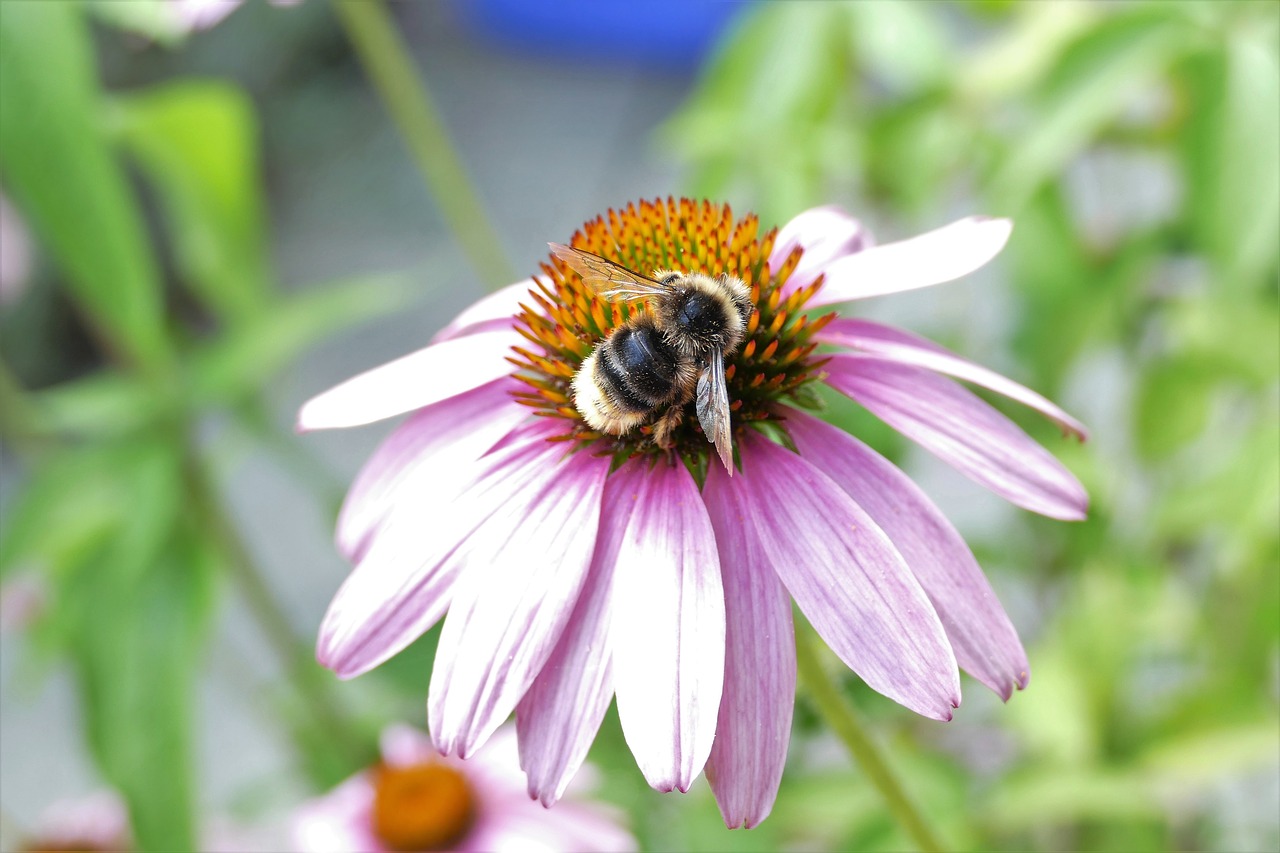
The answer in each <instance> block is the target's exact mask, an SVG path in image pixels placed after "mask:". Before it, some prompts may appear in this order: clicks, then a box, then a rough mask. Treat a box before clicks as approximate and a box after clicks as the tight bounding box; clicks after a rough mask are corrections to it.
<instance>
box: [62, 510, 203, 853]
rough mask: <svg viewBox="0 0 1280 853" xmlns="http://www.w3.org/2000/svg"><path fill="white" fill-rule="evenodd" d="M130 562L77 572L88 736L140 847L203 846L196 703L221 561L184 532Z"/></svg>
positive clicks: (112, 561)
mask: <svg viewBox="0 0 1280 853" xmlns="http://www.w3.org/2000/svg"><path fill="white" fill-rule="evenodd" d="M131 559H132V553H131V549H130V548H129V547H125V546H122V547H121V548H120V549H119V550H117V551H115V552H114V553H112V554H110V556H109V558H108V559H106V560H105V561H104V562H103V563H101V564H99V565H97V566H95V567H93V569H92V570H90V571H85V572H83V573H82V574H81V576H80V578H79V579H78V581H79V592H80V594H79V596H78V597H77V600H76V605H78V606H77V607H76V619H75V623H74V624H75V631H74V639H73V645H72V654H73V657H74V660H75V664H76V672H77V675H78V680H79V685H80V689H81V692H82V698H83V707H84V709H85V714H86V719H85V723H86V727H87V729H88V734H89V743H90V746H91V749H92V751H93V754H94V757H95V759H96V760H97V762H98V765H99V767H100V768H101V770H102V773H103V776H104V777H105V778H106V779H107V781H108V782H110V783H111V784H112V785H113V786H114V787H115V788H117V789H118V790H119V791H120V792H121V793H122V794H123V795H124V797H125V799H126V801H127V802H128V804H129V814H130V819H131V823H132V826H133V831H134V836H135V838H136V840H137V842H138V847H139V849H141V850H144V851H174V850H195V849H197V848H196V835H197V833H196V826H195V800H196V798H195V781H194V780H195V772H194V755H193V752H194V744H193V740H194V738H193V730H194V727H193V721H192V710H193V699H194V693H195V688H196V679H197V677H198V675H199V672H200V657H201V653H202V651H203V649H204V644H205V638H206V635H207V632H208V627H209V622H210V614H211V612H212V603H213V586H214V579H215V574H216V562H215V559H214V557H213V555H212V552H211V550H210V549H209V548H208V547H207V546H206V545H205V544H204V543H203V542H202V541H201V539H200V538H198V537H197V536H196V535H194V533H192V532H191V531H183V530H177V531H174V535H173V536H172V537H171V539H170V541H169V542H168V543H166V544H165V546H164V547H163V548H162V550H161V551H160V553H159V554H157V555H155V556H153V557H152V558H151V560H150V561H148V562H147V563H146V564H144V565H143V566H141V567H138V566H133V565H130V560H131Z"/></svg>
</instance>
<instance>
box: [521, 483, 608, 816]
mask: <svg viewBox="0 0 1280 853" xmlns="http://www.w3.org/2000/svg"><path fill="white" fill-rule="evenodd" d="M626 483H627V478H626V477H625V476H621V472H619V476H613V477H610V478H609V479H608V481H607V482H606V483H605V488H604V498H603V504H602V506H601V510H600V518H601V519H602V524H601V527H600V533H599V535H598V536H597V538H596V549H595V553H594V555H593V556H592V559H591V568H590V570H589V571H588V574H587V580H586V582H585V583H584V584H583V587H582V592H581V593H580V594H579V596H578V603H577V605H576V606H575V607H574V609H573V615H572V616H571V617H569V624H568V625H567V626H566V627H565V630H564V633H563V634H562V635H560V642H559V643H557V644H556V648H555V651H554V652H552V653H551V657H550V658H548V660H547V663H546V665H545V666H543V667H542V671H541V672H539V673H538V677H537V678H536V679H534V681H533V686H532V687H530V688H529V692H528V693H526V694H525V696H524V698H523V699H522V700H520V704H519V706H518V707H517V708H516V721H517V727H518V729H517V730H518V731H519V733H520V766H521V767H522V768H524V771H525V773H526V774H527V775H528V777H529V795H530V796H531V797H536V798H538V799H539V800H540V801H541V802H542V804H543V805H544V806H548V807H550V806H551V805H552V804H554V803H555V802H556V801H557V800H559V799H560V798H561V797H562V796H563V795H564V791H565V788H566V787H567V786H568V784H569V780H570V779H572V778H573V775H574V774H575V773H577V772H578V768H579V767H581V766H582V762H583V759H585V758H586V757H587V750H588V749H589V748H590V746H591V742H592V741H593V740H595V736H596V732H597V731H598V730H599V728H600V721H601V720H602V719H604V714H605V711H607V710H608V709H609V701H610V700H611V699H612V698H613V670H612V655H613V644H612V640H611V638H610V636H609V623H610V616H611V614H610V610H609V605H610V601H611V596H612V593H613V567H614V564H615V563H616V562H617V560H618V554H619V551H620V550H621V548H622V534H623V525H621V524H617V523H611V521H610V520H611V519H614V518H618V517H624V516H625V513H626V512H627V511H629V507H625V506H621V505H620V503H619V500H620V499H619V495H620V494H621V492H620V488H625V484H626ZM624 498H625V500H627V501H630V494H626V495H625V496H624Z"/></svg>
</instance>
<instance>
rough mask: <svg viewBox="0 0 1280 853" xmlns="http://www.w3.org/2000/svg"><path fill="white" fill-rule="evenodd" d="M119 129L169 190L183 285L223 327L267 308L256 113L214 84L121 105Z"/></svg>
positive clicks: (179, 86) (166, 199)
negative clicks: (223, 321)
mask: <svg viewBox="0 0 1280 853" xmlns="http://www.w3.org/2000/svg"><path fill="white" fill-rule="evenodd" d="M113 106H114V109H113V110H112V118H113V126H114V127H115V129H116V130H117V131H118V133H119V136H120V139H121V140H122V142H123V143H124V146H125V149H126V150H127V151H128V152H129V153H130V154H131V155H132V156H133V157H134V158H136V159H137V161H138V164H139V166H141V168H142V171H143V174H145V175H146V176H147V177H148V178H149V179H150V180H151V181H153V182H154V183H155V185H156V187H157V188H158V189H159V191H160V198H161V200H162V202H163V203H164V207H165V211H166V213H167V225H168V228H169V231H170V233H171V234H172V237H173V242H174V252H175V258H176V261H177V266H178V271H179V273H180V275H181V278H182V281H183V283H184V284H186V285H187V286H188V287H190V288H191V289H192V290H193V291H194V292H195V294H196V295H197V297H198V298H199V299H201V301H203V302H204V303H205V305H206V306H207V307H209V308H210V309H211V310H212V311H213V312H214V313H216V314H217V315H218V316H220V317H221V318H223V319H224V320H228V321H231V322H233V323H243V322H247V321H249V320H250V319H252V318H253V317H254V316H255V315H256V314H258V313H260V312H261V311H262V310H263V308H264V307H265V306H266V305H267V304H268V302H269V300H270V297H271V291H270V272H269V270H268V263H267V241H266V233H267V232H266V228H265V226H264V216H263V199H262V195H261V189H260V188H261V186H262V176H261V174H260V171H259V168H258V126H257V121H256V120H255V118H254V113H253V105H252V104H251V103H250V101H249V98H248V97H247V96H246V95H245V94H244V92H242V91H241V90H240V89H239V88H237V87H235V86H233V85H231V84H229V83H223V82H219V81H214V80H199V81H184V82H180V83H169V84H166V85H164V86H161V87H157V88H155V89H152V90H150V91H147V92H145V93H143V94H139V95H130V96H128V97H121V98H117V99H116V100H115V101H114V103H113Z"/></svg>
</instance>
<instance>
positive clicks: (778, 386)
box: [509, 197, 834, 466]
mask: <svg viewBox="0 0 1280 853" xmlns="http://www.w3.org/2000/svg"><path fill="white" fill-rule="evenodd" d="M776 233H777V232H776V229H774V230H769V231H767V232H764V233H763V234H762V233H760V224H759V220H758V219H757V217H755V216H754V215H748V216H744V217H742V218H738V219H735V218H734V216H733V213H732V210H731V209H730V207H729V206H728V205H721V204H712V203H711V202H709V201H700V202H695V201H692V200H690V199H679V200H676V199H674V198H671V197H668V198H666V199H654V200H652V201H641V202H639V203H629V204H627V205H626V206H625V207H624V208H622V209H620V210H615V209H610V210H609V211H607V212H606V213H605V214H603V215H601V216H597V217H596V218H595V219H592V220H590V221H588V222H587V223H585V224H584V225H583V226H582V228H581V229H580V230H578V231H576V232H575V233H574V235H573V237H572V239H571V240H570V245H572V246H574V247H575V248H579V249H583V250H585V251H588V252H591V253H593V254H596V255H599V256H601V257H603V258H606V259H608V260H610V261H613V262H615V263H618V264H621V265H622V266H624V267H627V268H628V269H632V270H635V271H637V272H640V273H643V274H645V275H650V274H652V273H653V271H654V270H657V269H673V270H676V271H680V272H700V273H703V274H705V275H710V276H716V275H720V274H721V273H727V274H729V275H732V276H735V277H737V278H740V279H742V281H743V282H745V283H746V285H747V287H748V288H749V289H750V291H751V297H752V301H753V302H754V303H755V305H756V310H755V311H753V312H752V314H751V317H750V318H749V319H748V321H747V326H746V330H745V340H744V341H743V343H742V345H741V346H740V347H739V348H738V351H737V352H736V353H734V354H733V355H732V356H729V357H728V358H726V360H725V380H726V383H727V385H728V388H729V399H730V411H731V412H732V422H733V424H734V426H735V428H737V427H740V426H741V425H742V424H744V423H748V422H760V421H769V420H777V416H776V415H775V414H774V412H775V406H776V404H777V402H778V399H779V397H781V396H782V395H784V394H790V393H791V392H793V391H795V390H796V389H798V388H800V387H801V386H802V385H804V384H806V383H808V382H810V381H812V380H813V379H815V378H816V377H817V375H818V374H817V373H816V371H815V370H814V367H815V365H814V364H812V363H811V362H810V361H809V356H810V355H811V354H812V353H813V351H814V349H815V348H816V346H817V344H816V343H814V342H813V341H812V340H811V338H812V336H813V334H814V333H815V332H817V331H818V330H819V329H821V328H822V327H823V326H825V325H826V324H827V323H828V322H830V320H831V318H832V317H833V316H834V315H832V314H828V315H824V316H822V317H819V318H816V319H813V318H810V317H808V316H807V315H806V314H805V313H804V310H803V309H804V305H805V303H806V302H807V301H808V299H809V298H810V297H811V296H812V295H813V294H814V293H816V292H817V290H818V288H819V287H820V286H821V280H820V279H819V280H818V281H815V282H813V283H812V284H808V285H806V286H804V287H802V288H799V289H796V290H794V291H793V292H791V293H789V294H787V296H786V298H783V295H782V291H783V285H784V284H785V283H786V282H787V280H788V278H789V277H790V276H791V274H792V273H793V272H794V271H795V269H796V267H797V265H798V264H799V262H800V258H801V255H802V251H801V250H800V249H795V250H793V251H792V252H791V253H790V254H789V255H788V256H787V257H786V259H785V260H784V261H783V262H782V263H781V264H779V266H778V269H777V270H771V269H770V265H769V263H768V260H767V259H768V257H769V254H770V252H771V251H772V250H773V242H774V238H775V237H776ZM540 267H541V275H540V276H537V277H535V279H534V281H535V283H536V287H535V288H533V290H532V291H531V293H530V299H529V300H527V301H526V304H522V305H521V312H520V313H519V314H518V315H517V318H516V319H517V328H518V329H519V330H520V333H521V334H522V335H523V336H524V337H525V338H526V339H527V340H528V341H529V342H530V343H531V344H534V345H536V346H535V347H534V348H526V347H523V346H521V347H514V348H513V353H514V355H513V357H511V358H510V359H509V360H510V361H511V362H512V364H513V365H514V366H515V368H516V370H515V373H514V375H515V377H516V378H517V379H519V380H521V381H522V382H523V383H524V385H525V390H523V391H520V392H516V393H515V396H516V398H517V399H518V400H519V401H520V402H521V403H522V404H524V405H527V406H529V407H531V408H533V409H534V411H535V413H536V414H540V415H543V416H547V417H555V418H560V419H563V420H565V421H568V422H569V424H570V426H569V430H568V432H567V433H566V434H565V436H564V438H565V439H566V440H573V441H575V442H576V443H578V444H579V445H580V446H584V447H586V446H589V447H591V448H592V450H593V452H599V453H604V454H611V455H614V456H616V457H619V458H627V457H629V456H634V455H638V454H648V453H656V452H658V450H657V448H656V447H655V445H654V444H653V441H652V433H653V430H652V426H651V424H646V425H644V426H642V427H640V428H638V429H636V430H633V431H632V432H631V433H629V434H627V435H624V436H610V435H603V434H601V433H599V432H596V431H595V430H592V429H591V428H590V427H588V426H587V424H586V423H585V422H584V421H583V420H582V418H581V416H580V415H579V413H578V411H577V409H575V408H574V407H573V405H572V398H573V393H572V389H571V382H572V379H573V376H574V375H575V374H576V373H577V371H578V369H579V367H580V366H581V364H582V362H583V360H584V359H585V358H586V357H587V355H589V354H590V353H591V351H592V349H593V348H594V347H596V346H597V345H598V344H599V343H600V341H602V340H604V338H606V337H607V336H608V335H609V334H610V333H611V332H612V331H613V330H614V329H615V328H617V327H618V326H620V325H622V324H623V323H625V322H626V320H627V318H628V317H629V316H630V315H631V314H632V313H633V312H634V311H639V310H644V309H643V307H642V306H641V305H628V304H626V303H620V302H609V301H606V300H604V299H601V298H600V297H598V296H597V295H596V294H595V293H594V292H593V291H592V290H591V288H590V287H588V286H587V285H585V284H584V283H583V281H582V278H581V276H579V275H578V273H576V272H575V271H573V270H572V269H571V268H569V266H568V265H567V264H565V263H564V262H563V261H561V260H560V259H559V258H556V257H552V258H550V259H549V260H548V261H547V262H545V263H542V264H540ZM539 349H540V350H541V352H538V351H536V350H539ZM658 414H660V413H655V419H656V417H657V415H658ZM783 428H784V429H785V427H783ZM672 438H673V440H674V442H675V444H676V447H677V449H678V452H679V453H680V454H681V455H682V456H684V457H685V458H686V459H688V460H689V461H690V463H691V464H694V465H698V466H704V465H705V464H706V462H707V459H708V458H709V453H710V450H711V449H712V448H711V445H710V444H709V443H708V442H707V440H706V437H705V436H704V435H703V434H702V432H701V427H700V426H699V425H698V419H697V418H696V417H693V416H686V417H685V418H684V421H683V422H682V423H681V425H680V426H679V427H677V428H676V430H675V432H674V433H673V435H672Z"/></svg>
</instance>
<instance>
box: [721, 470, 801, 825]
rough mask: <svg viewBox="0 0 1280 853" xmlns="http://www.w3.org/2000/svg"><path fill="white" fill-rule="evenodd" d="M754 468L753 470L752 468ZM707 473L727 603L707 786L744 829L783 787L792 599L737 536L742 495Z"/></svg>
mask: <svg viewBox="0 0 1280 853" xmlns="http://www.w3.org/2000/svg"><path fill="white" fill-rule="evenodd" d="M753 467H755V466H753ZM727 478H728V474H727V473H726V472H725V471H723V470H722V469H721V468H719V467H716V466H714V465H713V466H711V470H710V471H709V472H708V474H707V479H708V481H709V482H708V486H707V489H706V494H705V497H706V502H707V512H708V514H709V515H710V517H711V524H712V526H713V527H714V528H715V531H716V547H717V548H718V549H719V552H720V572H721V576H722V578H723V580H724V597H725V628H726V632H725V661H724V696H723V698H722V699H721V700H720V718H719V721H718V722H717V724H716V742H715V744H714V745H713V746H712V747H711V757H710V759H708V761H707V781H708V782H710V783H711V790H712V792H713V793H714V794H715V796H716V802H717V803H718V804H719V806H720V813H721V815H723V817H724V822H725V825H726V826H728V827H730V828H731V829H736V828H737V827H740V826H744V827H746V828H748V829H750V828H751V827H753V826H756V825H757V824H759V823H760V822H761V821H762V820H764V819H765V818H766V817H768V816H769V812H770V811H771V810H772V808H773V801H774V799H775V798H776V797H777V795H778V786H779V785H780V784H781V782H782V768H783V766H784V765H785V764H786V760H787V746H788V744H789V743H790V742H791V713H792V709H793V708H794V706H795V698H796V646H795V632H794V628H793V627H792V624H791V596H790V594H788V592H787V590H786V587H784V586H783V585H782V581H780V580H779V579H778V576H777V574H776V573H775V572H774V570H773V566H772V564H770V563H769V561H768V559H767V558H766V556H765V554H764V553H763V552H762V551H761V549H759V548H757V547H755V543H754V541H753V537H752V536H750V535H748V533H747V532H746V531H744V530H743V519H744V515H745V510H744V509H743V507H741V506H740V505H739V502H740V498H741V495H740V493H739V492H738V491H737V490H735V489H734V488H732V487H731V486H729V485H727V484H723V483H720V482H718V481H720V480H722V479H727Z"/></svg>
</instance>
